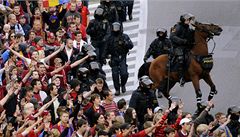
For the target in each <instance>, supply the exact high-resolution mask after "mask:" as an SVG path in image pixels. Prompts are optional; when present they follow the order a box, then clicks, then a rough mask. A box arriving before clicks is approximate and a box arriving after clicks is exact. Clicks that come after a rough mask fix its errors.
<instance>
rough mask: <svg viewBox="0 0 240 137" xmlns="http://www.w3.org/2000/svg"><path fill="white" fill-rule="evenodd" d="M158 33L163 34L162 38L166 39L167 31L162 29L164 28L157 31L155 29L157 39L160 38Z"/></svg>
mask: <svg viewBox="0 0 240 137" xmlns="http://www.w3.org/2000/svg"><path fill="white" fill-rule="evenodd" d="M160 33H163V36H162V37H164V38H166V37H167V30H166V29H164V28H159V29H157V31H156V35H157V37H159V36H160Z"/></svg>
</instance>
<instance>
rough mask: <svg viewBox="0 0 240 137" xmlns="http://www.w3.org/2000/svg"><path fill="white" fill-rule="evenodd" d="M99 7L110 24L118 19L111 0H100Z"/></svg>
mask: <svg viewBox="0 0 240 137" xmlns="http://www.w3.org/2000/svg"><path fill="white" fill-rule="evenodd" d="M98 7H99V8H102V9H103V10H104V12H103V16H104V19H106V20H107V21H108V22H109V23H110V24H112V23H114V22H116V21H120V19H119V14H118V11H117V8H116V5H115V1H113V0H100V5H99V6H98Z"/></svg>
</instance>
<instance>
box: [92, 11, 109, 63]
mask: <svg viewBox="0 0 240 137" xmlns="http://www.w3.org/2000/svg"><path fill="white" fill-rule="evenodd" d="M103 13H104V9H103V8H101V7H98V8H97V9H96V10H95V12H94V19H93V20H91V21H90V22H89V25H88V28H87V34H88V35H90V37H91V44H92V45H93V47H94V48H95V52H96V54H97V61H98V62H99V63H100V64H101V65H102V64H103V63H104V62H103V57H102V54H103V50H104V49H105V45H106V40H107V37H108V35H109V34H110V25H109V23H108V21H107V20H106V19H104V16H103Z"/></svg>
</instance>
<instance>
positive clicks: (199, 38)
mask: <svg viewBox="0 0 240 137" xmlns="http://www.w3.org/2000/svg"><path fill="white" fill-rule="evenodd" d="M193 26H195V33H194V39H195V45H194V46H193V48H192V49H191V51H190V53H189V61H188V68H187V70H185V73H184V77H185V80H186V81H187V82H190V81H192V83H193V86H194V88H195V93H196V98H197V102H198V104H199V103H200V102H201V97H202V93H201V90H200V85H199V80H200V79H203V80H204V81H205V82H206V83H207V84H208V85H209V86H210V87H211V91H210V94H209V96H208V100H210V99H212V98H213V96H214V94H217V90H216V87H215V85H214V83H213V82H212V79H211V76H210V74H209V72H210V70H209V71H207V70H205V69H203V67H202V65H201V64H200V63H199V61H198V60H197V58H199V57H206V56H209V52H208V44H207V42H208V39H210V38H212V37H213V36H218V35H220V34H221V32H222V28H221V27H219V26H218V25H214V24H202V23H198V22H196V23H195V24H193ZM168 62H169V58H168V55H160V56H158V57H157V58H156V59H154V60H153V61H152V62H151V64H150V67H149V69H148V71H149V72H147V73H149V76H150V78H151V79H152V81H153V82H154V87H153V88H155V89H156V88H157V89H158V90H161V91H162V93H163V95H164V96H165V97H166V98H168V99H169V101H171V96H170V95H169V91H170V90H171V88H172V87H173V86H174V85H175V84H176V82H178V81H179V75H178V73H177V72H170V71H169V69H167V63H168ZM148 66H149V65H145V67H148ZM140 69H143V68H140ZM144 69H146V68H144Z"/></svg>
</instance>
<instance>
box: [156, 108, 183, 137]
mask: <svg viewBox="0 0 240 137" xmlns="http://www.w3.org/2000/svg"><path fill="white" fill-rule="evenodd" d="M167 116H168V113H165V114H164V115H163V116H162V120H161V121H160V125H162V126H159V127H157V128H156V130H155V137H165V134H164V129H165V128H166V127H167V126H170V127H172V128H174V129H177V126H178V125H179V123H180V121H181V119H182V117H181V116H179V117H178V118H177V120H176V122H175V124H172V125H166V124H164V123H165V121H166V120H167Z"/></svg>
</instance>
